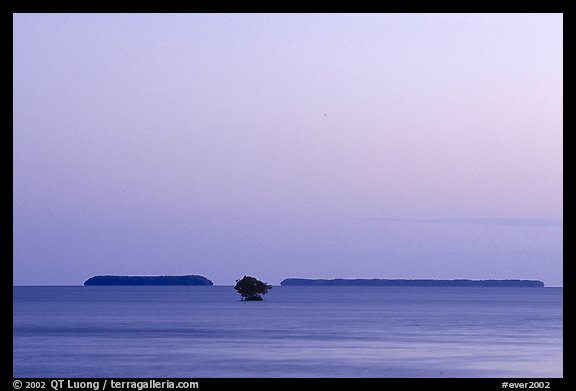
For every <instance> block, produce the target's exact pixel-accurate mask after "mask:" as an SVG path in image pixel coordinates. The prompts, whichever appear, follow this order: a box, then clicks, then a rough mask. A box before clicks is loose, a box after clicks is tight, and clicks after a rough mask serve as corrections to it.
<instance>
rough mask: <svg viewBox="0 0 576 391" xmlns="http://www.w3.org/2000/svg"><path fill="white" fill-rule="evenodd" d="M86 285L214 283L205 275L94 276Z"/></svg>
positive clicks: (85, 282)
mask: <svg viewBox="0 0 576 391" xmlns="http://www.w3.org/2000/svg"><path fill="white" fill-rule="evenodd" d="M84 285H214V284H213V283H212V281H210V280H209V279H207V278H206V277H204V276H196V275H187V276H94V277H91V278H89V279H87V280H86V281H84Z"/></svg>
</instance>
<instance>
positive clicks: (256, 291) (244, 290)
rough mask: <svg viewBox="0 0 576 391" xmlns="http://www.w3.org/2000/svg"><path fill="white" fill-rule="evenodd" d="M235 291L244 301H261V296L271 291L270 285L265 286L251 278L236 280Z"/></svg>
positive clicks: (245, 277) (263, 283)
mask: <svg viewBox="0 0 576 391" xmlns="http://www.w3.org/2000/svg"><path fill="white" fill-rule="evenodd" d="M234 289H236V291H238V293H239V294H240V295H241V296H242V300H244V301H261V300H264V299H263V298H262V296H260V295H265V294H266V293H268V290H270V289H272V285H269V284H266V283H265V282H262V281H260V280H258V279H257V278H254V277H251V276H244V277H242V279H240V280H236V286H235V287H234Z"/></svg>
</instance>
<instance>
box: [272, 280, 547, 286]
mask: <svg viewBox="0 0 576 391" xmlns="http://www.w3.org/2000/svg"><path fill="white" fill-rule="evenodd" d="M280 285H281V286H460V287H530V288H542V287H544V283H543V282H542V281H538V280H466V279H458V280H430V279H423V280H422V279H420V280H404V279H379V278H373V279H364V278H358V279H343V278H337V279H332V280H323V279H307V278H287V279H285V280H283V281H282V282H281V283H280Z"/></svg>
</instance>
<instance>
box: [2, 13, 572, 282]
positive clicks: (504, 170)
mask: <svg viewBox="0 0 576 391" xmlns="http://www.w3.org/2000/svg"><path fill="white" fill-rule="evenodd" d="M562 29H563V20H562V15H561V14H518V15H516V14H471V15H462V14H460V15H458V14H449V15H443V14H406V15H404V14H384V15H379V14H370V15H363V14H352V15H346V14H314V15H307V14H292V15H289V14H288V15H286V14H284V15H267V14H232V15H222V14H220V15H211V14H199V15H195V14H190V15H182V14H179V15H171V14H157V15H155V14H148V15H147V14H118V15H116V14H66V15H63V14H43V15H35V14H16V15H14V60H13V61H14V81H13V83H14V104H13V111H14V193H13V197H14V284H15V285H77V284H81V283H82V282H83V281H84V280H85V279H87V278H88V277H90V276H92V275H96V274H129V275H139V274H146V275H157V274H158V275H162V274H202V275H205V276H206V277H208V278H210V279H212V280H213V281H214V283H216V284H225V285H230V284H233V283H234V280H235V279H237V278H239V277H241V276H243V275H244V274H252V275H255V276H257V277H259V278H261V279H263V280H266V281H268V282H270V283H273V284H278V283H279V282H280V281H281V280H282V279H283V278H286V277H310V278H312V277H316V278H321V277H325V278H337V277H343V278H362V277H366V278H378V277H379V278H447V279H451V278H473V279H489V278H497V279H498V278H522V279H524V278H526V279H541V280H542V281H544V282H545V283H546V284H547V285H551V286H560V285H562V256H563V253H562V237H563V228H562V214H563V205H562V203H563V198H562V188H563V182H562V181H563V179H562V173H563V156H562V147H563V139H562V137H563V136H562V128H563V120H562V115H563V96H562V95H563V85H562V83H563V65H562V61H563V49H562V47H563V33H562Z"/></svg>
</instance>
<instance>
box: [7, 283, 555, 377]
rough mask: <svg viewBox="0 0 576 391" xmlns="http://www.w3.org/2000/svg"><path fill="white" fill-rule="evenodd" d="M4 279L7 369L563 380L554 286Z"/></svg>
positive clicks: (25, 372)
mask: <svg viewBox="0 0 576 391" xmlns="http://www.w3.org/2000/svg"><path fill="white" fill-rule="evenodd" d="M265 299H266V300H265V301H263V302H241V301H239V296H238V295H237V294H236V292H235V291H234V290H233V288H232V287H210V286H206V287H205V286H173V287H167V286H157V287H155V286H126V287H123V286H110V287H100V286H87V287H84V286H78V287H14V376H15V377H187V378H188V377H189V378H199V377H562V375H563V373H562V364H563V357H562V289H561V288H459V287H447V288H443V287H274V288H273V289H272V290H271V291H270V293H269V294H268V295H266V296H265Z"/></svg>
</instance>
